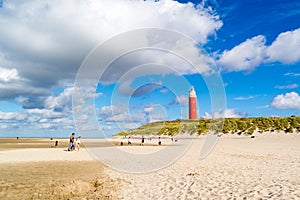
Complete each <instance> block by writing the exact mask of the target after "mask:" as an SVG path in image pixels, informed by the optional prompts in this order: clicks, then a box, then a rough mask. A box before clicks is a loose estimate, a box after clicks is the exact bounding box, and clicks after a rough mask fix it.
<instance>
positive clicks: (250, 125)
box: [116, 116, 300, 136]
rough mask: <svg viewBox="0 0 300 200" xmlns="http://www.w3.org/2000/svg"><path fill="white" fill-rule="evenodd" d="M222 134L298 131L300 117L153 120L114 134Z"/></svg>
mask: <svg viewBox="0 0 300 200" xmlns="http://www.w3.org/2000/svg"><path fill="white" fill-rule="evenodd" d="M210 130H211V131H213V132H216V133H221V132H222V133H224V134H229V133H231V134H239V135H240V134H247V135H252V134H253V133H254V131H255V130H258V131H259V132H261V133H262V132H266V131H271V132H274V131H285V132H286V133H293V132H295V131H296V132H300V117H298V116H291V117H284V118H278V117H272V118H267V117H256V118H226V119H204V118H200V119H199V120H174V121H162V122H153V123H149V124H145V125H143V126H140V127H139V128H137V129H132V130H128V131H125V132H120V133H118V134H116V135H117V136H126V135H169V136H173V135H176V134H178V133H190V134H194V133H197V134H198V135H202V134H206V133H208V131H210Z"/></svg>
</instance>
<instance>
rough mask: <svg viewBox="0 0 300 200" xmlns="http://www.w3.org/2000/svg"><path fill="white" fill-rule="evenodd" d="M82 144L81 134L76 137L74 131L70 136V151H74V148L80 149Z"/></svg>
mask: <svg viewBox="0 0 300 200" xmlns="http://www.w3.org/2000/svg"><path fill="white" fill-rule="evenodd" d="M80 144H81V136H78V137H77V138H76V139H75V133H72V134H71V136H70V144H69V147H68V151H74V150H77V151H79V149H80Z"/></svg>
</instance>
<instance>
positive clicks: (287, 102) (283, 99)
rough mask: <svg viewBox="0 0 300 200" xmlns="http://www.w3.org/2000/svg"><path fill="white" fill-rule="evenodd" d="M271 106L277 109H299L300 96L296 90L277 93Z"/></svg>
mask: <svg viewBox="0 0 300 200" xmlns="http://www.w3.org/2000/svg"><path fill="white" fill-rule="evenodd" d="M271 106H273V107H275V108H277V109H300V96H299V94H298V93H296V92H290V93H286V94H280V95H277V96H276V97H275V98H274V99H273V101H272V102H271Z"/></svg>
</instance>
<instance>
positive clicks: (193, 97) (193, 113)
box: [189, 87, 198, 119]
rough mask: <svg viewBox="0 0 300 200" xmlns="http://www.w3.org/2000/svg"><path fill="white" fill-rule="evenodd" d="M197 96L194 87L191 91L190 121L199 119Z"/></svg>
mask: <svg viewBox="0 0 300 200" xmlns="http://www.w3.org/2000/svg"><path fill="white" fill-rule="evenodd" d="M196 102H197V96H196V92H195V90H194V87H192V88H191V89H190V95H189V119H197V118H198V117H197V103H196Z"/></svg>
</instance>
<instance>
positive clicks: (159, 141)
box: [158, 137, 161, 145]
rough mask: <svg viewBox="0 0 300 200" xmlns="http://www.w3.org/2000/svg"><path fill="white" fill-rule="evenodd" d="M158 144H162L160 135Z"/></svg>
mask: <svg viewBox="0 0 300 200" xmlns="http://www.w3.org/2000/svg"><path fill="white" fill-rule="evenodd" d="M158 145H161V140H160V137H158Z"/></svg>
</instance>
